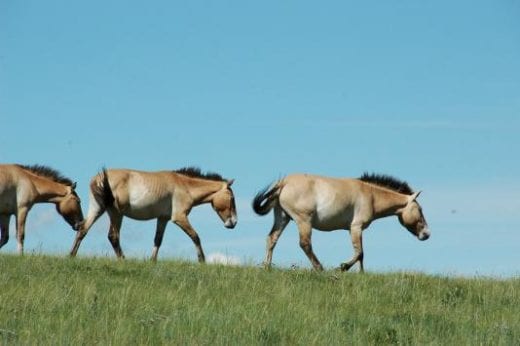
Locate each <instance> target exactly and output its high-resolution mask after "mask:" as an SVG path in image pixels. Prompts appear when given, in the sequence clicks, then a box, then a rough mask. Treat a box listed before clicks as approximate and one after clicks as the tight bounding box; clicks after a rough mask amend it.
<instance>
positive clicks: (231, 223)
mask: <svg viewBox="0 0 520 346" xmlns="http://www.w3.org/2000/svg"><path fill="white" fill-rule="evenodd" d="M236 224H237V221H236V220H234V219H228V220H227V221H226V222H225V223H224V227H226V228H229V229H233V228H235V226H236Z"/></svg>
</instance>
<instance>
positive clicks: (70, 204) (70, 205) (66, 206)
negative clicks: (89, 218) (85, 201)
mask: <svg viewBox="0 0 520 346" xmlns="http://www.w3.org/2000/svg"><path fill="white" fill-rule="evenodd" d="M75 188H76V183H74V184H73V185H72V186H69V187H68V189H69V191H68V193H67V194H66V195H65V196H64V197H63V198H61V199H60V200H59V201H58V202H57V203H56V209H57V210H58V213H59V214H60V215H61V216H63V218H64V219H65V221H67V223H68V224H69V225H71V226H72V228H73V229H74V230H75V231H77V230H79V229H80V227H81V225H82V224H83V212H82V211H81V201H80V199H79V197H78V195H77V194H76V191H74V189H75Z"/></svg>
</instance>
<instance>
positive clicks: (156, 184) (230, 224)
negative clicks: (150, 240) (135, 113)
mask: <svg viewBox="0 0 520 346" xmlns="http://www.w3.org/2000/svg"><path fill="white" fill-rule="evenodd" d="M232 184H233V180H226V179H224V178H222V177H221V176H220V175H219V174H216V173H206V174H204V173H202V172H201V170H200V169H198V168H194V167H187V168H182V169H179V170H176V171H160V172H144V171H136V170H130V169H110V170H107V169H103V170H102V171H101V172H100V173H98V174H97V175H96V176H94V177H93V178H92V180H91V182H90V204H89V211H88V215H87V218H86V220H85V223H84V224H83V225H82V227H81V229H80V231H79V232H78V233H77V236H76V239H75V241H74V244H73V246H72V250H71V253H70V254H71V256H75V255H76V253H77V251H78V249H79V246H80V244H81V241H82V240H83V238H84V237H85V235H86V234H87V232H88V230H89V229H90V228H91V227H92V225H93V224H94V222H95V221H96V220H97V219H98V218H99V217H100V216H101V215H102V214H103V213H104V212H105V211H106V212H107V213H108V216H109V218H110V229H109V232H108V239H109V241H110V243H111V244H112V247H113V248H114V251H115V253H116V256H117V257H118V258H124V255H123V251H122V250H121V246H120V244H119V234H120V229H121V223H122V220H123V216H127V217H129V218H131V219H135V220H150V219H157V227H156V231H155V239H154V247H153V251H152V260H154V261H155V260H157V254H158V252H159V247H160V246H161V243H162V239H163V235H164V231H165V229H166V225H167V223H168V220H170V221H172V222H173V223H175V224H176V225H177V226H179V227H180V228H181V229H182V230H183V231H184V232H185V233H186V234H187V235H188V236H189V237H190V238H191V240H192V241H193V243H194V244H195V247H196V249H197V255H198V259H199V262H204V261H205V256H204V251H203V250H202V246H201V243H200V238H199V236H198V234H197V232H196V231H195V229H194V228H193V227H192V226H191V224H190V222H189V221H188V215H189V213H190V211H191V209H192V208H193V207H195V206H198V205H201V204H204V203H211V206H212V207H213V209H214V210H215V212H216V213H217V214H218V215H219V217H220V218H221V219H222V222H224V226H225V227H226V228H234V227H235V225H236V223H237V215H236V208H235V198H234V195H233V191H232V190H231V185H232Z"/></svg>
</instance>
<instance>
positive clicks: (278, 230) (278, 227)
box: [264, 205, 291, 268]
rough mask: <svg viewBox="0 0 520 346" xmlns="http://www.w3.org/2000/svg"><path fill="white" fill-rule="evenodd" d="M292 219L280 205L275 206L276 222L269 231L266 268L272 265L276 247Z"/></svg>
mask: <svg viewBox="0 0 520 346" xmlns="http://www.w3.org/2000/svg"><path fill="white" fill-rule="evenodd" d="M290 220H291V219H290V218H289V215H287V214H286V213H285V212H284V211H283V210H282V208H281V207H280V206H278V205H277V206H275V207H274V223H273V227H272V228H271V232H269V235H268V236H267V249H266V253H265V260H264V266H265V267H266V268H270V267H271V262H272V261H273V250H274V247H275V246H276V243H277V242H278V238H280V235H281V234H282V232H283V230H284V229H285V227H286V226H287V224H288V223H289V221H290Z"/></svg>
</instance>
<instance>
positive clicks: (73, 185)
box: [70, 182, 76, 190]
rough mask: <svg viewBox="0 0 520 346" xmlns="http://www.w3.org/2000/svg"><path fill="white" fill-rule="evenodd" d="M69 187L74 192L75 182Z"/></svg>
mask: <svg viewBox="0 0 520 346" xmlns="http://www.w3.org/2000/svg"><path fill="white" fill-rule="evenodd" d="M70 187H71V188H72V190H75V189H76V182H73V183H72V185H71V186H70Z"/></svg>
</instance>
